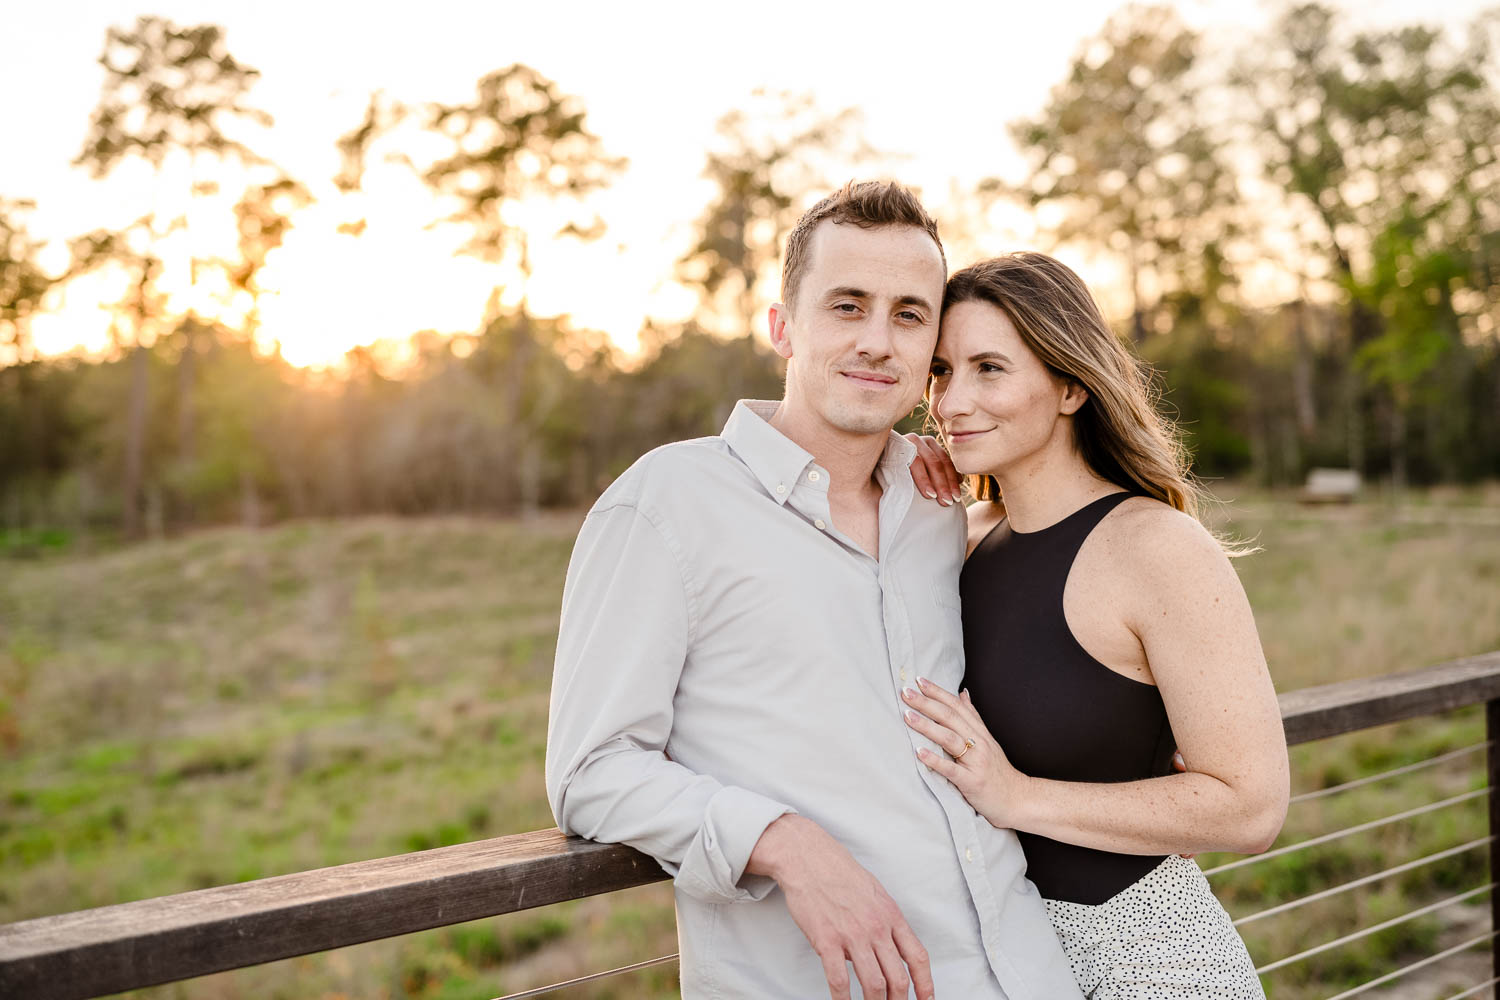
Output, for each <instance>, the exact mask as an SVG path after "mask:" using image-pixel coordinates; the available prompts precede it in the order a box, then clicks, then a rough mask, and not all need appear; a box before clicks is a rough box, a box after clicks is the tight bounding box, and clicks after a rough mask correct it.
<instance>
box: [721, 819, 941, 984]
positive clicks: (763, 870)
mask: <svg viewBox="0 0 1500 1000" xmlns="http://www.w3.org/2000/svg"><path fill="white" fill-rule="evenodd" d="M745 870H746V871H747V872H749V873H750V874H752V875H767V876H770V877H771V878H773V879H775V880H776V882H777V883H778V884H779V885H780V886H781V891H782V893H784V894H785V895H786V906H787V910H788V912H790V913H791V915H792V919H793V920H795V921H796V922H797V926H798V927H800V928H801V929H802V933H803V934H805V935H807V940H808V941H809V942H810V943H811V944H812V946H813V950H814V951H815V952H817V953H818V957H819V958H821V959H822V960H823V974H824V975H825V976H826V977H827V979H828V993H829V995H830V996H831V997H833V1000H849V969H848V966H847V965H846V964H845V961H846V960H847V961H849V962H853V963H854V974H855V975H856V976H858V977H859V984H860V987H861V988H862V989H863V990H864V994H865V997H866V1000H901V998H904V997H906V996H907V995H908V989H909V988H910V987H911V986H915V987H916V990H917V997H918V998H919V1000H931V998H932V996H933V992H934V991H933V986H932V969H931V967H930V965H929V963H928V960H927V951H926V949H924V948H923V947H922V943H921V942H920V941H918V940H917V936H916V934H914V933H913V932H912V929H911V927H910V926H909V925H908V924H907V923H906V918H905V917H903V916H902V915H901V910H900V908H899V907H898V906H897V905H896V901H895V900H894V899H892V898H891V896H890V894H889V893H888V892H886V891H885V887H884V886H882V885H881V884H880V883H879V882H878V881H876V879H875V876H874V875H871V874H870V873H869V872H868V871H866V870H865V869H864V868H862V867H860V865H859V862H857V861H855V860H854V858H853V856H852V855H850V853H849V852H848V851H847V850H846V849H845V848H844V846H843V845H842V844H840V843H839V842H838V841H836V840H834V839H833V838H832V837H831V836H829V835H828V833H827V832H826V831H825V830H824V829H823V828H822V827H820V826H818V825H817V824H816V823H814V822H813V821H812V820H809V819H806V818H804V817H802V816H795V815H790V814H789V815H786V816H782V817H781V818H780V819H778V820H776V821H775V822H774V823H772V824H771V825H770V826H768V827H766V830H765V832H764V833H763V834H761V837H760V840H759V841H758V842H756V845H755V850H753V851H752V852H751V853H750V860H749V862H748V864H746V866H745Z"/></svg>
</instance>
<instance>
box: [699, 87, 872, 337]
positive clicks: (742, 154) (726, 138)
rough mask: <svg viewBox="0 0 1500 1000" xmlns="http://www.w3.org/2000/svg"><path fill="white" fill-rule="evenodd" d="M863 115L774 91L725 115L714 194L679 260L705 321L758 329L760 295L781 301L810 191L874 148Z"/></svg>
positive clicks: (712, 167)
mask: <svg viewBox="0 0 1500 1000" xmlns="http://www.w3.org/2000/svg"><path fill="white" fill-rule="evenodd" d="M859 124H860V115H859V112H857V111H856V110H854V109H853V108H846V109H844V110H843V111H840V112H838V113H836V114H832V115H830V114H826V113H825V112H823V111H822V110H821V109H820V108H818V106H817V104H816V103H815V102H814V100H813V98H812V96H811V95H806V94H802V95H798V94H791V93H785V92H782V93H775V94H770V93H766V92H765V91H756V92H755V94H754V95H753V99H752V101H751V103H750V105H749V106H748V107H746V108H740V109H736V110H734V111H730V112H729V113H728V114H725V115H724V116H723V117H721V118H720V119H719V121H718V124H717V125H716V127H715V135H716V138H715V143H714V145H713V146H712V147H711V148H710V149H709V152H708V159H707V162H706V163H705V164H704V167H703V176H704V177H705V178H706V179H708V180H710V181H712V182H713V185H714V189H715V194H714V199H713V201H711V202H709V204H708V205H707V206H706V207H705V208H704V211H703V215H702V216H700V217H699V219H698V223H697V230H698V238H697V241H696V242H695V243H694V245H693V247H692V249H690V250H689V251H688V252H687V253H686V254H684V255H683V257H682V259H681V260H679V261H678V263H677V273H678V277H679V279H680V280H681V281H683V282H684V283H686V284H689V285H692V286H694V287H696V288H697V290H698V293H699V310H698V315H697V322H698V325H699V326H700V327H701V328H703V329H706V330H711V331H716V332H718V333H720V334H723V335H744V334H747V333H751V332H753V331H754V330H756V329H757V327H756V326H755V312H756V302H757V299H758V298H763V299H765V301H767V302H769V301H770V300H771V299H770V298H766V292H767V291H768V288H767V286H768V284H769V283H771V282H774V280H775V274H776V269H777V264H778V262H779V261H780V259H781V249H782V244H783V243H784V242H785V240H786V236H787V234H788V233H789V232H790V231H791V228H792V226H793V225H795V224H796V221H797V218H798V216H800V215H801V213H802V212H803V210H805V209H806V207H807V205H806V204H805V200H806V199H807V197H808V196H809V194H811V193H813V192H819V193H822V192H825V191H826V189H827V188H828V186H829V183H828V180H827V172H828V170H829V168H830V167H831V165H832V164H833V163H838V164H839V165H840V166H841V168H843V169H847V168H848V167H849V166H850V165H851V164H854V163H857V162H859V161H861V160H863V159H865V158H867V157H868V156H869V155H870V150H869V148H868V147H867V146H866V145H865V143H864V141H863V140H862V139H861V138H860V137H859ZM774 294H775V293H774V292H772V293H771V296H772V297H774Z"/></svg>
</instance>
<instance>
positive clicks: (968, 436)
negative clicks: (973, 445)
mask: <svg viewBox="0 0 1500 1000" xmlns="http://www.w3.org/2000/svg"><path fill="white" fill-rule="evenodd" d="M992 430H994V428H993V427H986V428H985V429H984V430H982V431H949V432H948V440H949V441H950V442H952V443H953V444H963V443H964V442H965V441H972V440H974V439H975V438H977V437H979V435H981V434H988V433H989V432H990V431H992Z"/></svg>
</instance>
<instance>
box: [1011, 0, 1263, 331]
mask: <svg viewBox="0 0 1500 1000" xmlns="http://www.w3.org/2000/svg"><path fill="white" fill-rule="evenodd" d="M1199 44H1200V43H1199V37H1198V35H1197V34H1196V33H1195V32H1193V31H1191V30H1189V29H1188V28H1186V27H1185V26H1184V25H1183V24H1182V22H1181V21H1180V20H1179V18H1178V16H1177V14H1176V13H1175V12H1174V11H1173V10H1172V9H1171V8H1167V7H1127V8H1125V9H1124V10H1123V11H1121V12H1120V13H1119V14H1117V15H1115V16H1114V17H1112V18H1111V19H1110V20H1109V22H1108V23H1107V24H1106V25H1105V26H1104V29H1103V30H1102V31H1101V33H1100V34H1099V35H1098V37H1096V38H1093V39H1090V40H1088V41H1086V42H1084V43H1083V45H1082V46H1081V47H1080V49H1079V52H1078V54H1077V55H1076V56H1075V57H1074V59H1073V64H1072V67H1071V69H1070V70H1069V73H1068V76H1067V78H1066V79H1065V80H1063V82H1062V83H1060V84H1058V85H1057V86H1056V87H1054V88H1053V90H1052V93H1051V96H1050V98H1049V99H1048V101H1047V105H1046V106H1045V107H1044V108H1043V109H1042V111H1041V113H1040V114H1039V115H1037V116H1035V117H1033V118H1027V119H1021V120H1019V121H1016V122H1014V123H1012V124H1011V126H1010V131H1011V135H1012V137H1013V138H1014V140H1015V142H1016V144H1017V145H1018V146H1019V147H1020V149H1021V150H1022V152H1023V153H1024V154H1025V156H1026V158H1027V160H1028V161H1029V166H1030V171H1029V176H1028V178H1027V180H1026V181H1025V182H1023V183H1022V184H1021V186H1020V188H1019V190H1018V192H1017V193H1019V194H1020V196H1021V197H1022V198H1023V199H1024V200H1025V201H1026V202H1028V203H1029V204H1030V205H1032V206H1033V207H1040V206H1049V207H1055V208H1056V209H1058V210H1059V211H1060V213H1061V219H1060V221H1059V223H1058V224H1057V225H1056V227H1055V229H1054V236H1055V238H1056V239H1057V241H1058V242H1060V243H1065V242H1068V241H1072V240H1081V241H1083V242H1084V243H1086V244H1090V245H1092V246H1096V247H1107V248H1108V249H1109V251H1110V252H1111V253H1113V254H1115V255H1117V256H1118V257H1119V258H1120V259H1121V261H1122V263H1123V264H1124V268H1125V271H1126V274H1127V276H1128V279H1129V283H1130V292H1131V302H1132V305H1131V333H1132V336H1133V338H1134V340H1135V341H1136V343H1137V344H1139V343H1140V342H1141V341H1143V340H1144V339H1145V337H1146V333H1147V331H1148V329H1150V328H1151V327H1152V320H1153V313H1154V312H1156V311H1157V310H1158V307H1160V306H1161V305H1162V304H1163V303H1164V302H1165V301H1167V300H1169V299H1171V298H1173V297H1177V298H1181V297H1182V296H1184V295H1187V296H1189V297H1200V298H1205V299H1206V300H1207V301H1208V303H1209V308H1210V312H1216V314H1215V315H1211V316H1210V317H1209V320H1210V322H1219V323H1222V322H1225V321H1226V320H1227V317H1226V316H1224V315H1223V312H1224V310H1223V308H1217V309H1216V306H1219V305H1220V304H1221V303H1223V301H1224V300H1225V299H1227V298H1229V297H1230V296H1231V293H1232V292H1233V283H1232V281H1231V279H1230V275H1229V274H1228V260H1227V254H1226V244H1227V243H1228V242H1230V241H1231V240H1232V239H1233V238H1234V237H1235V235H1236V230H1237V228H1238V225H1237V219H1236V213H1237V210H1238V207H1239V201H1240V199H1239V196H1238V193H1237V189H1236V184H1235V181H1236V178H1235V174H1234V172H1233V171H1232V170H1231V169H1230V168H1229V166H1228V164H1227V163H1226V162H1225V159H1224V156H1223V154H1222V152H1221V147H1220V142H1219V139H1218V137H1217V136H1216V135H1215V131H1214V128H1213V125H1212V123H1211V122H1209V121H1208V120H1207V117H1206V114H1205V112H1204V111H1203V108H1204V106H1205V103H1206V102H1205V101H1204V94H1203V91H1204V89H1205V85H1206V83H1207V81H1206V80H1205V79H1204V75H1203V74H1202V73H1201V72H1199V71H1198V48H1199ZM984 186H985V187H986V188H988V189H989V190H992V191H995V192H1001V191H1008V190H1009V188H1008V186H1007V185H1005V184H1004V183H1003V182H1001V181H998V180H990V181H988V182H986V183H985V185H984ZM1160 318H1161V321H1162V322H1163V323H1164V324H1165V325H1166V326H1167V327H1168V328H1169V325H1170V322H1171V316H1170V314H1169V313H1168V314H1162V315H1161V316H1160Z"/></svg>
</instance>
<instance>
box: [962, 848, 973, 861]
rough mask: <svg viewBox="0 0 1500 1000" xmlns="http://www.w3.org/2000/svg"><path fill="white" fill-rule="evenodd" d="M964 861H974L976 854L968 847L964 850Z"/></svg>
mask: <svg viewBox="0 0 1500 1000" xmlns="http://www.w3.org/2000/svg"><path fill="white" fill-rule="evenodd" d="M964 860H965V861H973V860H974V852H973V851H972V850H970V849H969V848H967V847H965V848H964Z"/></svg>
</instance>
